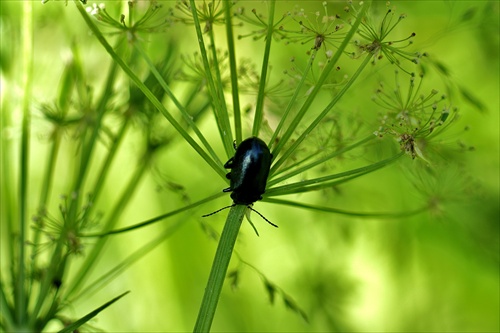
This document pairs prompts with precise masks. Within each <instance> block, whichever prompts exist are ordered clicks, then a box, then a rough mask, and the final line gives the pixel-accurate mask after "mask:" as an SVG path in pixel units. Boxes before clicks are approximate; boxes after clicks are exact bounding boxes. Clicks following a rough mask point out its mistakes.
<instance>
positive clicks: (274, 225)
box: [247, 205, 278, 228]
mask: <svg viewBox="0 0 500 333" xmlns="http://www.w3.org/2000/svg"><path fill="white" fill-rule="evenodd" d="M247 207H248V208H250V210H253V211H254V212H256V213H257V214H259V216H260V217H262V219H264V221H266V222H267V223H269V224H270V225H272V226H273V227H275V228H278V226H277V225H276V224H274V223H273V222H271V221H269V220H268V219H266V218H265V216H264V215H262V214H261V213H259V212H258V211H256V210H255V209H253V208H252V206H250V205H248V206H247Z"/></svg>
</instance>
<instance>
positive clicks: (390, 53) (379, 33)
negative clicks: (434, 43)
mask: <svg viewBox="0 0 500 333" xmlns="http://www.w3.org/2000/svg"><path fill="white" fill-rule="evenodd" d="M389 5H390V2H389V1H388V2H387V6H389ZM350 8H351V9H353V10H354V11H355V8H356V7H355V6H351V7H347V10H351V9H350ZM395 16H396V13H395V11H394V9H391V8H388V9H387V11H386V13H385V16H384V18H383V19H382V20H381V21H380V23H378V24H377V23H373V22H372V19H371V18H370V16H369V15H367V17H366V20H363V22H362V23H361V26H360V29H359V30H358V35H359V36H360V37H361V39H360V40H356V41H355V45H356V46H357V47H358V49H359V51H361V53H370V54H372V55H373V61H372V62H373V63H374V64H375V63H376V62H377V61H378V60H381V59H383V58H384V57H385V58H387V59H388V60H389V62H390V63H391V64H395V65H397V66H398V67H399V68H401V69H402V70H403V71H405V72H407V70H405V69H404V68H403V67H402V62H401V60H403V61H409V62H412V63H415V64H418V63H419V59H420V58H421V57H422V56H425V55H426V54H425V53H420V52H414V51H409V50H408V47H409V46H410V45H412V44H413V41H412V39H413V37H415V36H416V33H414V32H412V33H410V34H409V35H408V36H407V37H404V38H400V39H395V40H394V39H390V38H389V35H390V34H391V32H393V31H394V29H395V28H396V26H397V25H398V24H399V23H400V22H401V21H402V20H403V19H405V18H406V14H399V16H397V18H395ZM375 21H376V22H378V21H379V20H375ZM408 73H409V72H408Z"/></svg>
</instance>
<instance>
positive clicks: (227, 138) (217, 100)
mask: <svg viewBox="0 0 500 333" xmlns="http://www.w3.org/2000/svg"><path fill="white" fill-rule="evenodd" d="M189 5H190V6H191V13H192V14H193V21H194V27H195V29H196V38H197V39H198V45H199V47H200V54H201V58H202V59H203V68H204V69H205V75H206V76H207V78H206V79H207V87H208V91H209V95H210V96H212V101H213V103H214V106H213V107H214V115H215V118H216V121H217V124H218V126H219V128H226V130H224V131H223V133H222V134H221V135H222V143H223V144H224V149H225V151H226V154H228V156H229V155H230V153H231V152H232V151H233V135H232V133H231V125H230V124H229V117H226V119H222V120H221V119H220V118H221V114H220V113H219V112H222V111H223V110H225V111H224V114H226V115H227V107H226V104H225V101H224V100H222V99H221V97H222V98H223V97H224V95H223V92H222V90H221V89H222V82H218V83H219V84H220V86H219V90H217V88H216V87H215V83H216V82H215V81H214V78H213V76H212V71H211V69H210V62H209V61H208V54H207V49H206V47H205V42H204V41H203V33H202V32H201V25H200V19H199V18H198V12H197V11H196V3H195V1H194V0H189ZM213 47H215V46H213ZM214 66H215V67H216V68H218V66H219V64H218V63H217V58H216V57H215V58H214ZM221 121H224V123H221ZM223 176H225V175H223Z"/></svg>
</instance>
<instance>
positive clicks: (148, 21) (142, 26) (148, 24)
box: [86, 0, 170, 41]
mask: <svg viewBox="0 0 500 333" xmlns="http://www.w3.org/2000/svg"><path fill="white" fill-rule="evenodd" d="M127 4H128V19H127V16H126V15H125V14H121V15H120V18H119V19H116V18H115V17H113V16H111V15H110V14H109V13H108V11H107V10H106V5H105V4H104V3H101V4H95V3H94V4H92V6H88V7H87V8H86V10H87V12H88V13H89V14H90V15H92V16H93V17H95V18H96V19H97V20H98V21H100V22H101V23H103V25H105V26H107V27H108V28H109V29H110V30H111V34H122V33H126V34H127V38H128V40H129V41H133V40H135V39H137V38H138V37H137V34H138V33H141V32H143V33H153V32H160V31H164V30H165V28H166V27H167V26H169V25H170V19H168V18H167V16H166V15H161V14H160V13H162V11H161V10H160V9H161V8H162V6H161V5H160V4H158V2H157V1H154V0H150V1H149V5H148V7H147V9H146V10H145V11H143V9H142V8H141V7H142V6H141V3H140V2H139V1H137V0H135V1H128V2H127ZM163 13H164V12H163ZM136 17H137V18H136ZM135 18H136V19H135Z"/></svg>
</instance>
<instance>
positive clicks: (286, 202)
mask: <svg viewBox="0 0 500 333" xmlns="http://www.w3.org/2000/svg"><path fill="white" fill-rule="evenodd" d="M266 202H270V203H275V204H278V205H286V206H291V207H298V208H303V209H311V210H317V211H321V212H327V213H334V214H340V215H346V216H352V217H354V216H356V217H367V218H371V217H376V218H402V217H408V216H412V215H417V214H420V213H423V212H424V211H426V210H427V209H429V207H428V205H424V206H422V207H420V208H416V209H413V210H409V211H405V212H371V213H361V212H356V211H348V210H344V209H338V208H333V207H325V206H317V205H311V204H307V203H304V202H297V201H291V200H283V199H274V198H269V199H266Z"/></svg>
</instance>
